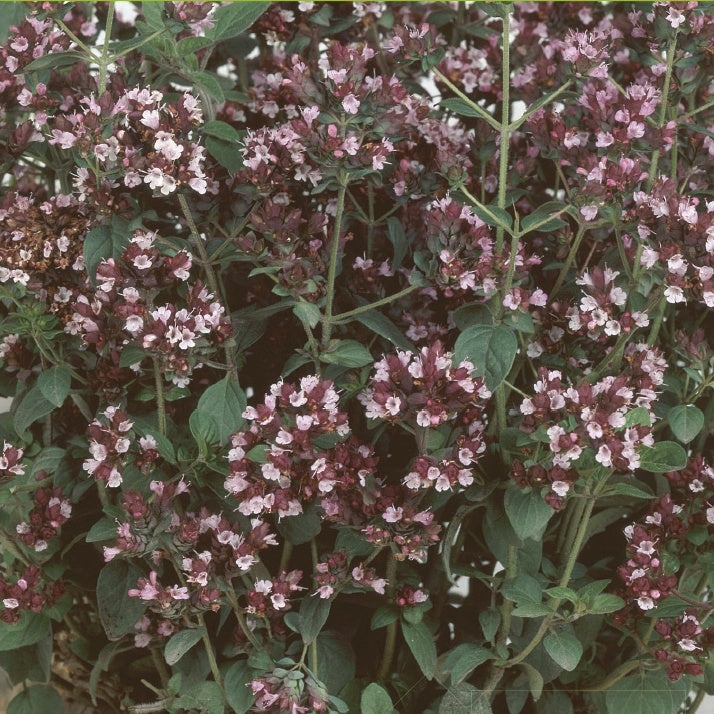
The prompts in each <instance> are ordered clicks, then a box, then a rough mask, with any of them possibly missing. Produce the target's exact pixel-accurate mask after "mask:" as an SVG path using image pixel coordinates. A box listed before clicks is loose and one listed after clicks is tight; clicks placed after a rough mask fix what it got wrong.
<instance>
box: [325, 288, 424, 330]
mask: <svg viewBox="0 0 714 714" xmlns="http://www.w3.org/2000/svg"><path fill="white" fill-rule="evenodd" d="M418 289H419V286H418V285H409V286H407V287H406V288H404V289H403V290H400V291H399V292H398V293H394V294H393V295H388V296H387V297H384V298H380V299H379V300H375V301H374V302H371V303H369V304H368V305H361V306H360V307H356V308H354V309H353V310H347V311H346V312H341V313H339V314H338V315H335V316H334V317H333V318H332V324H333V325H339V324H340V323H341V322H344V321H345V320H349V319H350V318H352V317H356V316H357V315H363V314H364V313H365V312H369V311H370V310H375V309H376V308H378V307H382V306H383V305H389V303H391V302H395V301H396V300H399V299H400V298H403V297H405V296H406V295H409V293H413V292H414V291H415V290H418Z"/></svg>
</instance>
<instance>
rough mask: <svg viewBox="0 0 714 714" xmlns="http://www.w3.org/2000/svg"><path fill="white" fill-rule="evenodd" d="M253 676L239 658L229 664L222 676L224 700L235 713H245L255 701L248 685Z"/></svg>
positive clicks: (245, 663) (246, 664)
mask: <svg viewBox="0 0 714 714" xmlns="http://www.w3.org/2000/svg"><path fill="white" fill-rule="evenodd" d="M254 677H255V674H254V673H253V671H252V670H251V668H250V667H249V666H248V663H247V662H246V661H245V660H240V661H238V662H235V663H234V664H233V665H231V667H230V669H229V670H228V671H227V672H226V676H225V677H224V678H223V686H224V688H225V690H226V701H227V702H228V705H229V706H230V707H231V708H232V709H233V710H234V711H235V713H236V714H246V712H248V711H250V709H251V707H252V706H253V704H254V703H255V695H254V694H253V692H251V690H250V687H249V686H248V684H249V683H250V681H251V680H252V679H253V678H254Z"/></svg>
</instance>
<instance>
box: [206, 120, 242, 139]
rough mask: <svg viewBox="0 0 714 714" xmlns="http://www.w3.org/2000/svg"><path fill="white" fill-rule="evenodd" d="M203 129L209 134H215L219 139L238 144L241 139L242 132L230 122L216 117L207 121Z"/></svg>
mask: <svg viewBox="0 0 714 714" xmlns="http://www.w3.org/2000/svg"><path fill="white" fill-rule="evenodd" d="M201 131H202V132H203V133H204V134H206V135H208V136H215V137H216V138H217V139H221V140H222V141H227V142H229V143H235V144H237V143H238V142H239V141H240V134H239V133H238V131H237V130H236V129H234V128H233V127H232V126H231V125H230V124H227V123H226V122H224V121H218V120H216V119H214V120H212V121H207V122H206V123H205V124H204V125H203V126H202V127H201Z"/></svg>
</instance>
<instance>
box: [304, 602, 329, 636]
mask: <svg viewBox="0 0 714 714" xmlns="http://www.w3.org/2000/svg"><path fill="white" fill-rule="evenodd" d="M331 604H332V603H331V602H330V600H326V599H323V598H321V597H318V596H316V595H307V596H306V597H304V598H303V599H302V603H300V634H301V635H302V639H303V642H304V643H305V644H306V645H309V644H310V643H311V642H314V640H315V638H316V637H317V635H318V634H319V633H320V630H321V629H322V628H323V626H324V624H325V623H326V622H327V617H328V615H329V614H330V605H331Z"/></svg>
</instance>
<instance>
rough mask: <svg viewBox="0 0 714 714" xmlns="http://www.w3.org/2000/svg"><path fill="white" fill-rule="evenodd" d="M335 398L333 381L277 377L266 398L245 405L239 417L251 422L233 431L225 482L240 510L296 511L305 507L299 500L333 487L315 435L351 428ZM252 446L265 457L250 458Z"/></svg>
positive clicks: (338, 433)
mask: <svg viewBox="0 0 714 714" xmlns="http://www.w3.org/2000/svg"><path fill="white" fill-rule="evenodd" d="M338 402H339V395H338V394H337V392H336V391H335V389H334V386H333V384H332V382H331V381H329V380H321V379H320V378H319V377H317V376H309V377H303V378H302V379H301V380H300V382H299V384H297V385H295V384H290V383H285V382H278V383H277V384H274V385H273V386H272V387H271V388H270V393H269V394H267V395H266V397H265V402H263V403H262V404H258V405H256V406H249V407H247V409H246V410H245V412H244V413H243V417H244V418H245V419H247V420H248V422H249V423H250V428H249V429H248V430H247V431H241V432H238V433H237V434H234V435H233V436H232V437H231V445H232V447H233V448H232V449H231V451H230V452H229V454H228V461H229V464H230V475H229V476H228V478H227V479H226V481H225V484H224V485H225V488H226V491H228V493H230V494H232V495H233V496H236V497H238V499H239V502H240V503H239V506H238V510H239V511H240V512H241V513H243V514H244V515H251V514H260V513H277V514H278V516H279V517H284V516H294V515H297V514H299V513H302V512H303V504H302V501H304V500H309V499H311V498H313V497H315V496H318V495H325V494H329V493H330V492H331V491H332V490H333V489H334V488H335V485H336V478H337V476H336V472H335V468H334V467H333V466H332V459H330V458H329V456H330V455H329V454H328V453H325V452H326V450H325V449H324V448H321V447H320V446H319V445H317V444H316V443H315V440H316V439H319V437H321V436H327V435H335V436H337V437H341V436H342V437H344V436H347V434H348V433H349V425H348V423H347V414H346V413H344V412H341V411H340V410H339V408H338ZM255 451H260V452H262V454H263V455H264V460H263V459H260V460H257V459H256V460H253V459H254V457H252V456H251V454H252V453H255ZM261 462H262V463H261Z"/></svg>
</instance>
